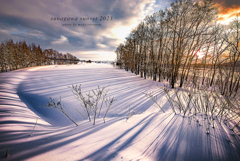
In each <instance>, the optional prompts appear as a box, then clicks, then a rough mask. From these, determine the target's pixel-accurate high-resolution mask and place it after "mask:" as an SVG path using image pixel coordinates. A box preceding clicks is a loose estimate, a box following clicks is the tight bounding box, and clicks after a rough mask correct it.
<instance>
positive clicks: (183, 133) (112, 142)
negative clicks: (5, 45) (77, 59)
mask: <svg viewBox="0 0 240 161" xmlns="http://www.w3.org/2000/svg"><path fill="white" fill-rule="evenodd" d="M72 84H74V85H76V84H77V85H79V84H81V85H82V91H83V92H87V91H90V90H93V89H96V88H97V86H100V87H104V86H107V85H109V84H110V85H109V87H108V88H109V92H108V95H109V96H111V97H114V98H116V99H117V101H116V102H114V104H113V106H112V108H111V109H110V111H109V113H108V114H107V117H106V123H103V120H102V117H103V114H101V115H100V117H98V118H97V120H96V125H92V122H89V121H88V119H87V118H86V119H84V118H83V117H82V116H81V115H79V114H78V113H77V112H76V111H74V108H79V109H80V106H79V102H78V100H77V99H76V98H75V97H74V96H73V94H72V91H71V88H68V86H71V85H72ZM157 86H163V84H162V83H159V82H154V81H151V80H145V79H143V78H140V77H139V76H136V75H134V74H132V73H128V72H126V71H124V70H120V69H116V68H113V67H112V66H111V65H109V64H85V65H68V66H45V67H36V68H28V69H23V70H18V71H12V72H8V73H0V112H1V113H0V114H1V115H0V158H1V159H0V160H39V161H40V160H41V161H42V160H64V161H65V160H91V161H92V160H97V161H108V160H116V161H121V160H126V161H127V160H150V161H151V160H156V161H160V160H163V161H165V160H171V161H173V160H180V161H190V160H191V161H197V160H199V161H200V160H205V161H206V160H229V161H237V160H240V141H239V136H236V137H235V138H234V139H232V140H231V141H230V142H229V141H228V139H229V138H232V135H231V130H229V128H228V127H227V126H226V125H225V124H221V125H220V124H219V123H217V124H216V127H215V128H214V129H211V130H210V134H206V129H205V128H204V126H199V124H198V123H197V122H196V121H194V120H192V121H191V120H190V119H189V118H188V117H182V116H180V115H178V114H177V115H174V114H173V113H172V111H171V109H170V107H169V104H168V102H167V101H166V98H165V97H164V92H162V91H160V90H159V88H158V87H157ZM149 91H153V92H158V93H159V94H160V96H161V95H162V97H159V99H161V100H160V102H161V106H163V109H164V110H165V111H166V112H165V113H163V112H162V111H161V110H160V109H159V108H158V107H157V106H156V105H155V104H153V102H152V100H151V99H149V98H147V97H146V96H145V95H144V94H143V92H149ZM60 96H61V98H62V103H63V104H64V105H65V106H66V108H67V110H68V113H69V116H71V117H72V118H73V119H74V121H76V122H77V123H78V125H79V126H75V125H74V124H73V123H72V122H71V121H70V120H69V119H68V118H67V117H66V116H65V115H64V114H62V113H61V112H60V111H57V110H54V109H50V108H47V107H42V106H43V105H46V104H47V102H48V101H49V97H52V98H54V99H55V100H59V97H60ZM132 113H134V115H133V116H132V117H129V116H130V114H132ZM36 122H37V123H36ZM35 123H36V126H35ZM5 143H6V144H7V149H8V157H7V158H5V154H6V144H5Z"/></svg>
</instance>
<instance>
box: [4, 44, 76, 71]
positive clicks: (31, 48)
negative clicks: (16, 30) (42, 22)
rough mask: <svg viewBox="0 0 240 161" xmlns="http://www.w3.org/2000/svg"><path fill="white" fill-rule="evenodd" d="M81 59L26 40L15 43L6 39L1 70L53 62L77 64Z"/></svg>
mask: <svg viewBox="0 0 240 161" xmlns="http://www.w3.org/2000/svg"><path fill="white" fill-rule="evenodd" d="M78 61H79V59H78V58H77V57H75V56H73V55H72V54H70V53H66V54H62V53H59V52H58V51H56V50H53V49H44V50H43V49H42V48H41V47H40V45H38V46H37V45H35V44H34V43H32V44H29V45H27V43H26V42H25V41H19V42H16V43H14V41H13V40H12V39H9V40H5V41H4V42H2V43H1V45H0V71H1V72H7V71H12V70H17V69H22V68H27V67H34V66H42V65H52V64H59V65H60V64H77V63H78Z"/></svg>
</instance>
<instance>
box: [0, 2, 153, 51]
mask: <svg viewBox="0 0 240 161" xmlns="http://www.w3.org/2000/svg"><path fill="white" fill-rule="evenodd" d="M154 3H155V2H154V1H149V0H132V1H128V0H81V1H80V0H61V1H59V0H51V1H49V0H41V1H40V0H39V1H37V0H35V1H32V0H21V1H19V0H8V1H2V2H1V5H0V20H1V21H0V41H4V40H5V39H10V38H11V39H13V40H14V41H22V40H26V42H27V43H32V42H33V43H35V44H40V45H41V47H42V48H45V49H46V48H53V49H56V50H58V51H60V52H63V51H67V52H68V51H69V52H75V53H78V52H80V51H83V52H84V51H112V52H113V53H114V50H115V49H116V47H117V45H118V43H119V42H120V41H123V38H122V37H124V36H127V35H126V33H128V32H130V30H131V26H132V25H133V24H134V23H136V22H138V21H140V20H141V19H142V18H143V16H144V14H147V12H146V10H149V11H150V10H151V8H153V7H152V6H153V5H152V4H154ZM100 16H113V20H112V21H110V22H109V21H108V22H100V21H78V22H76V23H83V24H84V23H85V24H89V23H92V24H97V23H99V24H101V26H85V27H83V26H79V27H74V26H68V27H66V26H62V25H63V24H64V23H68V24H72V23H75V21H65V22H64V21H52V20H51V18H54V17H78V18H80V17H98V18H99V17H100ZM98 20H99V19H98ZM119 27H121V28H119ZM124 30H127V31H124Z"/></svg>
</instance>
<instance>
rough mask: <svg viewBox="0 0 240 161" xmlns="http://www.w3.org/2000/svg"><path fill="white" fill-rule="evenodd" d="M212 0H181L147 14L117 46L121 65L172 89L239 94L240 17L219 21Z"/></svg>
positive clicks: (118, 63)
mask: <svg viewBox="0 0 240 161" xmlns="http://www.w3.org/2000/svg"><path fill="white" fill-rule="evenodd" d="M218 13H219V10H218V7H216V5H215V4H214V3H213V2H212V1H211V0H210V1H209V0H204V1H203V2H200V1H196V2H193V1H189V0H180V1H176V2H174V3H172V4H171V6H170V7H169V8H166V9H165V10H159V11H158V12H156V13H153V14H152V15H149V16H146V17H145V19H144V20H142V21H141V22H140V23H139V24H138V25H137V26H136V27H135V28H134V29H133V30H132V31H131V33H130V34H129V36H128V37H126V40H125V42H124V43H121V44H119V45H118V47H117V49H116V51H115V53H116V54H117V65H118V67H119V68H121V69H125V70H126V71H131V72H132V73H135V74H137V75H140V76H141V77H143V78H145V79H146V78H150V79H152V80H154V81H159V82H162V81H168V83H169V86H171V88H175V87H176V86H179V87H183V86H186V87H187V86H192V87H194V88H198V89H199V88H201V89H205V88H210V87H211V88H214V89H215V90H216V91H218V92H220V93H221V94H222V95H226V94H227V95H235V94H237V92H238V89H239V81H240V69H239V68H240V62H239V54H240V20H239V18H238V14H236V17H235V19H233V20H231V21H230V22H229V23H228V24H227V23H220V22H219V21H218Z"/></svg>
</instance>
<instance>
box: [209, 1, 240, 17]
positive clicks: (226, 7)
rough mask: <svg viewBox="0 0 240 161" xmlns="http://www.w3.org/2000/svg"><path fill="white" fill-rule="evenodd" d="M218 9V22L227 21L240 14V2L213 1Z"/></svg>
mask: <svg viewBox="0 0 240 161" xmlns="http://www.w3.org/2000/svg"><path fill="white" fill-rule="evenodd" d="M213 2H215V3H216V6H218V7H219V21H227V20H229V19H232V18H234V17H236V14H237V13H238V14H240V1H237V0H213Z"/></svg>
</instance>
